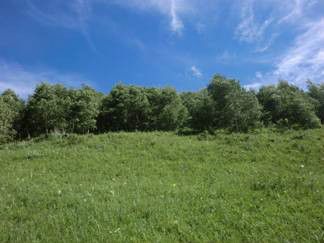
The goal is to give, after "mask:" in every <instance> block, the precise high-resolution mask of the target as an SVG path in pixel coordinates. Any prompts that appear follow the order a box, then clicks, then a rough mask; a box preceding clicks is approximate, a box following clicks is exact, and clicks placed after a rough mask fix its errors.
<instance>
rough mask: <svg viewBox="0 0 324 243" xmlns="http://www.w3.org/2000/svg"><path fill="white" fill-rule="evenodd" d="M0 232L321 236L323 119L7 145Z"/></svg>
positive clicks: (99, 236)
mask: <svg viewBox="0 0 324 243" xmlns="http://www.w3.org/2000/svg"><path fill="white" fill-rule="evenodd" d="M0 242H42V243H43V242H324V129H315V130H308V131H285V132H278V131H272V130H270V129H264V130H260V131H256V132H253V133H249V134H239V133H237V134H226V133H224V132H218V133H216V134H215V135H208V134H200V135H191V136H179V135H176V134H175V133H159V132H152V133H139V132H138V133H123V132H122V133H108V134H103V135H85V136H76V135H70V136H68V137H65V138H60V137H51V138H49V139H38V140H33V141H26V142H19V143H15V144H7V145H2V146H0Z"/></svg>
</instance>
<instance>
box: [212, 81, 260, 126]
mask: <svg viewBox="0 0 324 243" xmlns="http://www.w3.org/2000/svg"><path fill="white" fill-rule="evenodd" d="M207 90H208V94H209V95H210V96H211V98H212V101H213V113H212V116H213V125H214V127H215V128H228V129H230V130H232V131H248V130H249V129H251V128H255V127H257V126H258V124H259V120H260V116H261V108H260V106H259V103H258V100H257V98H256V96H255V95H254V93H252V92H248V91H246V90H245V89H243V88H242V87H241V86H240V84H239V82H238V81H236V80H233V79H226V78H225V77H223V76H220V75H216V76H215V77H214V78H213V80H212V81H211V83H210V84H209V86H208V88H207Z"/></svg>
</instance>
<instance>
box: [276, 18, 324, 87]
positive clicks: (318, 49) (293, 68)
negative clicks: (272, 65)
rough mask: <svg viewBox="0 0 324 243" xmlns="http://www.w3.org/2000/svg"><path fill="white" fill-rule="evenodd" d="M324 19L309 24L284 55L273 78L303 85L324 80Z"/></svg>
mask: <svg viewBox="0 0 324 243" xmlns="http://www.w3.org/2000/svg"><path fill="white" fill-rule="evenodd" d="M323 30H324V18H323V19H321V20H319V21H317V22H310V23H308V24H307V26H306V31H305V32H304V33H302V34H301V35H299V36H298V37H297V38H296V40H295V43H294V45H293V46H292V47H291V48H290V49H289V50H288V51H287V53H285V54H284V56H283V57H282V58H281V60H280V61H279V63H278V64H277V65H276V69H275V71H274V72H273V74H274V75H275V76H278V77H279V78H282V79H288V80H293V81H294V82H296V83H297V84H300V85H303V84H304V82H305V81H306V80H307V79H314V80H315V81H319V80H320V79H322V80H324V31H323Z"/></svg>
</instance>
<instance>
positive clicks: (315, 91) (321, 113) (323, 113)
mask: <svg viewBox="0 0 324 243" xmlns="http://www.w3.org/2000/svg"><path fill="white" fill-rule="evenodd" d="M308 94H309V96H310V97H311V98H313V99H314V100H315V108H316V114H317V116H318V117H319V118H320V119H321V121H322V123H324V83H322V84H320V85H316V84H314V83H312V82H309V83H308Z"/></svg>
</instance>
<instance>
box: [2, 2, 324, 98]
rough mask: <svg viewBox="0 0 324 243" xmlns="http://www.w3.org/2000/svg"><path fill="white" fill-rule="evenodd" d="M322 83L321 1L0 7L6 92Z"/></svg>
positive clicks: (323, 32) (23, 4)
mask: <svg viewBox="0 0 324 243" xmlns="http://www.w3.org/2000/svg"><path fill="white" fill-rule="evenodd" d="M216 73H220V74H224V75H226V76H228V77H234V78H236V79H239V80H240V81H241V83H242V84H243V85H245V86H246V87H248V88H251V87H252V88H258V87H260V86H261V85H267V84H273V83H275V82H277V80H278V79H286V80H289V81H290V82H293V83H295V84H296V85H298V86H300V87H305V83H306V80H307V79H311V80H313V81H315V82H321V81H324V1H323V0H68V1H67V0H46V1H44V0H10V1H1V2H0V91H1V90H4V89H6V88H11V89H14V90H15V91H16V92H18V93H19V94H20V95H21V96H24V97H27V95H28V94H30V93H31V92H32V90H33V89H34V87H35V85H37V83H39V82H41V81H48V82H53V83H56V82H59V83H64V84H66V85H67V86H72V87H78V86H80V85H81V84H88V85H91V86H93V87H94V88H96V89H98V90H100V91H102V92H105V93H107V92H108V91H109V90H110V89H111V87H112V86H114V85H115V84H116V83H117V82H118V81H122V82H123V83H126V84H135V85H144V86H156V87H163V86H173V87H175V88H176V89H177V90H179V91H194V90H199V89H201V88H204V87H205V86H206V84H207V83H208V82H209V80H210V79H211V77H212V76H213V74H216Z"/></svg>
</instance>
